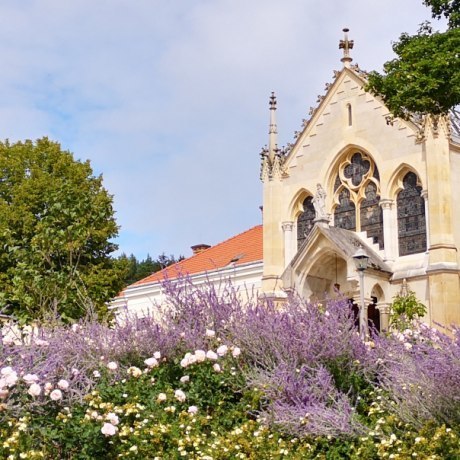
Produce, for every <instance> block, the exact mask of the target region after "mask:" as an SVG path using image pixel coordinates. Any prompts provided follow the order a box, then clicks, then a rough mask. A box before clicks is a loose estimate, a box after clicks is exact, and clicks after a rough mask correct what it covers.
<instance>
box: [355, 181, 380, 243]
mask: <svg viewBox="0 0 460 460" xmlns="http://www.w3.org/2000/svg"><path fill="white" fill-rule="evenodd" d="M379 201H380V197H379V196H378V194H377V186H376V185H375V184H374V183H373V182H369V183H368V184H367V185H366V188H365V198H364V200H362V201H361V203H360V214H361V215H360V220H361V231H362V232H367V236H368V237H369V238H372V239H373V241H374V243H378V245H379V249H383V212H382V208H381V207H380V206H379Z"/></svg>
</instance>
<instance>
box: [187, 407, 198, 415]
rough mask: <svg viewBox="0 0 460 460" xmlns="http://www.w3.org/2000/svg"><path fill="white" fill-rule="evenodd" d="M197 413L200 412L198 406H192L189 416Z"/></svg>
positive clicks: (189, 409)
mask: <svg viewBox="0 0 460 460" xmlns="http://www.w3.org/2000/svg"><path fill="white" fill-rule="evenodd" d="M197 412H198V407H196V406H190V407H189V408H188V413H189V414H196V413H197Z"/></svg>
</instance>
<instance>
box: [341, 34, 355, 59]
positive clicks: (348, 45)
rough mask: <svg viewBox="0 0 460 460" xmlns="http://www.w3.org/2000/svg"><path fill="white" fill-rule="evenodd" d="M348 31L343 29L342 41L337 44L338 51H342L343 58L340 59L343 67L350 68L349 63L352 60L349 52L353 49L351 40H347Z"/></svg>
mask: <svg viewBox="0 0 460 460" xmlns="http://www.w3.org/2000/svg"><path fill="white" fill-rule="evenodd" d="M349 30H350V29H348V28H347V27H345V28H344V29H343V32H344V34H345V35H344V39H343V40H340V42H339V49H341V50H342V49H343V58H342V59H340V60H341V61H342V62H343V65H344V67H350V62H351V61H352V60H353V58H352V57H351V56H350V50H351V49H353V44H354V43H353V40H348V31H349Z"/></svg>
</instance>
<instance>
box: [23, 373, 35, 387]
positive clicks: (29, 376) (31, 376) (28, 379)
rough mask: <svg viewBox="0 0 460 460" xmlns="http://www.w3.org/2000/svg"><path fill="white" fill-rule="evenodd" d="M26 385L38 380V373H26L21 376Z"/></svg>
mask: <svg viewBox="0 0 460 460" xmlns="http://www.w3.org/2000/svg"><path fill="white" fill-rule="evenodd" d="M22 379H23V380H24V382H26V383H27V385H31V384H32V383H36V382H38V375H37V374H26V375H24V377H23V378H22Z"/></svg>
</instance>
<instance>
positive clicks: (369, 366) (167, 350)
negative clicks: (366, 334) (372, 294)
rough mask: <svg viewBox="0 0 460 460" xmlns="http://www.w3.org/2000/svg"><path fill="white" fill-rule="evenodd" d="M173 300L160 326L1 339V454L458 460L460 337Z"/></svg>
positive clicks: (96, 327)
mask: <svg viewBox="0 0 460 460" xmlns="http://www.w3.org/2000/svg"><path fill="white" fill-rule="evenodd" d="M165 289H167V290H168V292H169V305H168V308H167V309H165V312H164V314H163V316H162V321H161V323H158V322H157V321H155V320H154V319H152V318H146V319H139V318H134V317H131V318H127V319H126V320H125V321H124V322H123V323H122V324H119V325H116V326H109V325H103V324H100V323H97V322H94V321H89V320H88V321H83V322H81V323H80V324H76V325H73V326H72V327H66V326H56V325H54V326H53V327H51V326H49V327H42V328H36V329H34V330H31V329H29V331H28V333H27V335H26V336H24V334H23V333H22V332H21V331H19V330H17V331H16V333H15V335H12V334H11V332H10V333H8V331H7V330H4V337H3V344H2V348H1V354H0V360H1V361H0V363H1V366H0V401H1V406H0V408H1V411H0V418H1V424H0V458H6V459H19V458H46V459H56V458H59V459H61V458H62V459H65V458H72V459H73V458H75V459H95V458H97V459H104V458H107V459H109V458H110V459H114V458H142V459H144V458H146V459H150V458H151V459H154V458H157V459H176V458H191V459H192V458H193V459H234V458H252V459H281V458H294V459H297V458H298V459H304V458H305V459H308V458H357V459H358V458H359V459H361V458H416V457H418V458H433V459H434V458H439V459H442V458H459V457H460V448H459V447H458V444H459V442H458V441H459V440H458V436H459V433H460V429H459V427H460V416H459V414H460V397H459V392H458V390H457V389H458V386H459V383H460V337H459V334H458V333H457V331H453V332H452V335H451V336H446V335H443V334H442V333H440V332H438V331H436V330H433V329H431V328H429V327H427V326H425V325H423V324H420V325H417V324H414V326H413V327H412V328H410V329H407V330H405V331H401V332H395V333H394V334H390V335H387V336H375V337H373V340H370V341H368V342H365V343H363V342H361V341H360V339H359V336H358V334H357V331H356V329H355V324H354V318H353V315H352V313H351V311H350V309H349V308H348V306H347V304H346V302H344V301H331V302H329V303H328V304H327V305H326V306H321V305H307V304H304V303H303V302H301V301H299V300H298V299H291V301H290V302H289V303H288V304H287V305H286V307H285V308H283V310H280V309H277V308H275V307H274V306H272V305H269V304H257V303H254V304H250V305H248V306H244V308H243V306H242V305H241V304H240V302H239V300H238V296H237V294H236V293H235V292H234V291H233V290H232V289H231V287H229V288H228V289H227V291H226V295H225V296H224V297H223V298H222V297H220V298H219V297H218V296H217V295H216V292H214V290H213V288H212V287H208V289H207V290H200V291H197V290H195V289H194V288H193V286H191V285H189V284H187V283H184V284H183V285H182V286H180V287H177V286H175V287H173V286H171V285H166V286H165ZM441 382H442V384H441Z"/></svg>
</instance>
